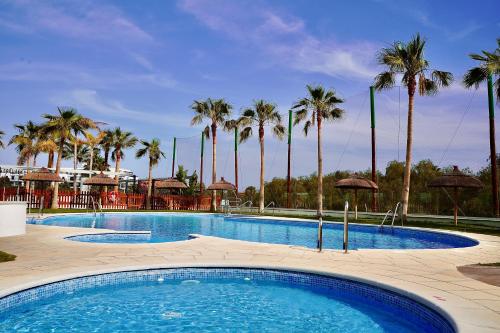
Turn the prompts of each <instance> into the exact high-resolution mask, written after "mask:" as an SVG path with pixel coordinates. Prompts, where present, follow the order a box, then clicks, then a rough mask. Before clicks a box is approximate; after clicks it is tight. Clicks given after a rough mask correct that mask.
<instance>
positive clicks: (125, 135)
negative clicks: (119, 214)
mask: <svg viewBox="0 0 500 333" xmlns="http://www.w3.org/2000/svg"><path fill="white" fill-rule="evenodd" d="M112 132H113V143H112V145H111V146H112V147H113V153H112V154H111V158H112V159H113V160H114V161H115V179H116V180H117V181H118V174H119V173H120V163H121V161H122V159H124V158H125V152H124V150H125V149H129V148H132V147H134V146H135V144H136V143H137V138H136V137H135V136H133V135H132V132H127V131H122V129H121V128H120V127H116V128H115V129H114V130H113V131H112ZM114 190H115V191H118V185H116V186H115V188H114Z"/></svg>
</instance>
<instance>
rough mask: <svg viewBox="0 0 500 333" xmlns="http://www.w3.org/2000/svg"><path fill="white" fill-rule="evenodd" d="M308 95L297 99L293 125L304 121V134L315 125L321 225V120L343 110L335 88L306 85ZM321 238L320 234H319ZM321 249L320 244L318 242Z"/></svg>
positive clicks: (336, 115)
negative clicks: (326, 88) (327, 88)
mask: <svg viewBox="0 0 500 333" xmlns="http://www.w3.org/2000/svg"><path fill="white" fill-rule="evenodd" d="M307 92H308V96H307V97H305V98H302V99H301V100H299V101H298V102H297V103H296V104H295V105H294V106H293V107H292V109H294V110H296V111H295V119H294V125H297V124H298V123H300V122H304V134H305V135H306V136H307V134H308V133H309V130H310V128H311V126H315V125H316V127H317V155H318V156H317V157H318V197H317V203H318V212H317V214H318V218H319V224H320V227H321V224H322V218H323V151H322V149H323V147H322V143H321V142H322V128H323V127H322V126H323V121H335V120H337V119H340V118H342V116H343V114H344V110H342V109H340V108H338V107H337V104H341V103H343V102H344V100H343V99H342V98H340V97H338V96H337V95H336V92H335V90H333V89H332V90H325V88H323V87H322V86H320V85H318V86H311V85H308V86H307ZM319 238H321V235H319ZM318 247H319V248H320V250H321V244H318Z"/></svg>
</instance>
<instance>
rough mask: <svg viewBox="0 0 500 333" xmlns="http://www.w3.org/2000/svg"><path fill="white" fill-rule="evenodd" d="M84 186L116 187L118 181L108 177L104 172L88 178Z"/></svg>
mask: <svg viewBox="0 0 500 333" xmlns="http://www.w3.org/2000/svg"><path fill="white" fill-rule="evenodd" d="M83 184H84V185H93V186H116V185H118V180H116V179H114V178H111V177H109V176H106V175H105V174H104V173H103V172H102V171H101V173H100V174H98V175H95V176H92V177H90V178H87V179H86V180H85V181H84V182H83Z"/></svg>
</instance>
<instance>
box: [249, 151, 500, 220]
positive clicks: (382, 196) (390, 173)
mask: <svg viewBox="0 0 500 333" xmlns="http://www.w3.org/2000/svg"><path fill="white" fill-rule="evenodd" d="M403 167H404V163H403V162H398V161H391V162H389V163H388V164H387V167H386V169H385V172H384V173H383V174H382V173H380V172H379V173H378V186H379V191H378V193H377V198H378V205H379V212H387V211H388V210H390V209H394V206H395V205H396V203H397V202H398V201H401V189H402V186H403ZM452 169H453V167H452V166H449V167H446V168H438V167H437V166H436V165H435V164H434V163H432V161H431V160H422V161H420V162H418V163H417V164H414V165H413V167H412V173H411V184H412V186H411V192H410V202H409V212H410V213H415V214H438V215H453V201H452V195H453V193H452V192H451V191H449V190H448V191H445V190H443V189H439V188H429V187H427V183H428V182H429V181H431V180H432V179H434V178H435V177H438V176H440V175H443V174H445V173H447V172H450V171H451V170H452ZM490 170H491V169H490V167H489V166H486V167H484V168H483V169H481V170H479V171H478V172H477V173H474V172H472V171H471V170H470V169H468V168H463V169H461V171H462V172H464V173H466V174H469V175H472V176H475V177H477V178H479V179H480V180H481V181H482V182H483V184H484V187H483V188H482V189H481V190H470V189H463V190H460V195H459V206H460V209H461V211H459V215H462V216H463V215H464V214H465V215H466V216H493V209H492V194H491V192H492V191H491V171H490ZM350 174H352V171H348V170H344V171H337V172H333V173H328V174H326V175H325V176H324V178H323V193H324V198H323V200H324V201H323V205H324V208H325V209H334V210H341V209H343V207H344V202H345V200H349V201H350V202H351V203H352V200H353V195H354V192H353V191H352V190H339V189H337V188H335V187H334V185H335V182H336V181H338V180H340V179H342V178H346V177H348V176H349V175H350ZM357 174H358V175H360V176H363V177H366V178H368V179H370V178H371V171H370V170H366V171H362V172H358V173H357ZM265 191H266V205H268V204H269V203H270V202H275V204H276V206H278V207H286V205H287V190H286V179H285V178H273V180H271V181H269V182H266V185H265ZM316 193H317V176H316V174H311V175H310V176H302V177H297V178H292V208H307V209H316V208H317V206H316V205H317V201H316ZM371 195H372V193H371V191H367V190H359V191H358V209H359V210H360V211H365V210H366V209H367V210H368V211H371ZM247 200H251V201H252V202H253V203H255V202H258V192H257V190H256V188H255V187H253V186H250V187H247V188H246V189H245V192H244V201H247Z"/></svg>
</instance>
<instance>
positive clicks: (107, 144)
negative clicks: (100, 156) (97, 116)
mask: <svg viewBox="0 0 500 333" xmlns="http://www.w3.org/2000/svg"><path fill="white" fill-rule="evenodd" d="M103 133H104V137H103V138H102V140H101V147H102V149H103V150H104V164H105V165H106V168H109V152H110V151H111V147H112V146H113V131H111V130H105V131H103Z"/></svg>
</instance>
